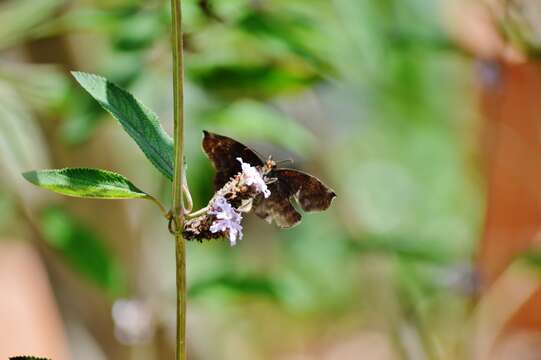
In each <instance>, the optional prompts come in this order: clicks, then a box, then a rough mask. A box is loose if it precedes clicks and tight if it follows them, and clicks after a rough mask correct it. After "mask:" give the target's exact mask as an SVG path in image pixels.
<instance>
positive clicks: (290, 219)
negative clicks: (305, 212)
mask: <svg viewBox="0 0 541 360" xmlns="http://www.w3.org/2000/svg"><path fill="white" fill-rule="evenodd" d="M268 188H269V190H270V192H271V194H270V196H269V197H268V198H267V199H265V198H263V197H262V196H260V197H258V198H257V199H256V202H255V204H254V211H255V214H256V215H257V216H259V217H260V218H262V219H263V220H265V221H267V222H268V223H269V224H270V223H272V221H273V220H274V222H275V223H276V225H277V226H278V227H281V228H290V227H293V226H295V225H297V224H298V223H300V222H301V219H302V216H301V214H299V212H298V211H297V210H296V209H295V208H294V207H293V205H291V201H290V197H291V191H290V189H289V187H288V186H287V185H286V184H284V183H282V182H280V181H279V180H278V179H277V180H276V181H275V182H273V183H271V184H269V185H268Z"/></svg>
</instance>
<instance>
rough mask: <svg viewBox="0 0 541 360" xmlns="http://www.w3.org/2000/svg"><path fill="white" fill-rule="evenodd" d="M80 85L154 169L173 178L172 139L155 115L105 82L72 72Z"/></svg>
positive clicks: (116, 87)
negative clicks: (124, 132) (121, 129)
mask: <svg viewBox="0 0 541 360" xmlns="http://www.w3.org/2000/svg"><path fill="white" fill-rule="evenodd" d="M72 74H73V76H74V77H75V79H77V81H78V82H79V84H81V86H82V87H83V88H84V89H85V90H86V91H87V92H88V93H89V94H90V95H91V96H92V97H93V98H94V99H96V101H98V103H99V104H100V105H101V106H102V107H103V108H104V109H105V110H107V111H108V112H109V113H110V114H111V115H112V116H113V117H114V118H115V119H117V120H118V121H119V122H120V124H121V125H122V127H123V128H124V130H125V131H126V132H127V133H128V134H129V135H130V136H131V137H132V138H133V139H134V140H135V142H136V143H137V145H139V148H140V149H141V150H142V151H143V153H144V154H145V155H146V157H147V158H148V159H149V160H150V161H151V162H152V164H154V166H155V167H156V168H157V169H158V170H160V171H161V172H162V174H164V175H165V176H166V177H167V178H168V179H170V180H171V179H172V178H173V140H172V139H171V137H170V136H169V135H168V134H167V133H166V132H165V130H164V129H163V128H162V127H161V125H160V122H159V120H158V116H157V115H156V114H154V113H153V112H152V111H151V110H150V109H148V108H147V107H146V106H144V105H143V104H142V103H140V102H139V101H138V100H137V99H135V98H134V97H133V95H131V94H130V93H129V92H127V91H126V90H123V89H121V88H120V87H118V86H117V85H115V84H113V83H112V82H110V81H108V80H107V79H105V78H103V77H101V76H97V75H93V74H87V73H82V72H73V73H72Z"/></svg>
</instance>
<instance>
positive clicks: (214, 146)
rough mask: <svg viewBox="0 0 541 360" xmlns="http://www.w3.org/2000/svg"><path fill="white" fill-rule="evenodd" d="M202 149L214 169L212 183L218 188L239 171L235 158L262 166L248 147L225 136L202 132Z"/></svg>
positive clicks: (260, 161) (239, 167)
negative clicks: (214, 174) (214, 173)
mask: <svg viewBox="0 0 541 360" xmlns="http://www.w3.org/2000/svg"><path fill="white" fill-rule="evenodd" d="M203 150H204V152H205V154H207V156H208V158H209V159H210V161H212V164H213V165H214V168H215V169H216V178H215V179H214V185H215V187H216V189H220V188H221V187H222V186H224V185H225V183H227V182H228V181H229V179H230V178H231V177H233V176H235V175H236V174H238V173H239V172H240V171H241V166H240V163H239V162H238V160H237V158H239V157H240V158H242V161H244V162H245V163H248V164H250V165H252V166H262V165H263V161H262V160H261V159H260V158H259V156H257V154H256V153H255V152H254V151H253V150H252V149H250V148H249V147H247V146H245V145H243V144H241V143H240V142H238V141H236V140H233V139H231V138H229V137H227V136H222V135H218V134H213V133H210V132H208V131H204V132H203Z"/></svg>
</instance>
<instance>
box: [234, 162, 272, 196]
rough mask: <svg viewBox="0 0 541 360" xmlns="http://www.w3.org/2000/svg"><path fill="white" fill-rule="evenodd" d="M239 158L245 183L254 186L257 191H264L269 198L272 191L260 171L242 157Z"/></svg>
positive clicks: (264, 194)
mask: <svg viewBox="0 0 541 360" xmlns="http://www.w3.org/2000/svg"><path fill="white" fill-rule="evenodd" d="M237 160H238V161H239V162H240V165H241V166H242V179H243V180H244V183H245V184H246V185H248V186H253V187H254V188H255V190H256V191H257V192H259V193H263V196H264V197H265V198H268V197H269V196H270V194H271V193H270V190H269V189H268V188H267V184H265V180H263V177H262V176H261V174H260V173H259V171H258V170H257V169H256V168H255V167H253V166H251V165H250V164H248V163H245V162H243V161H242V159H241V158H240V157H238V158H237Z"/></svg>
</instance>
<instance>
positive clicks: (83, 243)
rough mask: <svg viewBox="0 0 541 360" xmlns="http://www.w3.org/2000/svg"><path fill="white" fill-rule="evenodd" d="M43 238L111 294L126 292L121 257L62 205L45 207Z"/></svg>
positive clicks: (41, 225)
mask: <svg viewBox="0 0 541 360" xmlns="http://www.w3.org/2000/svg"><path fill="white" fill-rule="evenodd" d="M40 227H41V231H42V232H43V238H44V240H45V241H46V242H47V244H49V245H50V246H51V248H53V249H54V250H56V251H57V252H59V253H60V254H61V255H62V257H63V258H64V259H65V260H66V261H67V262H68V263H69V264H70V266H72V267H73V268H74V270H76V271H78V272H79V273H81V275H83V276H84V277H86V278H87V279H88V280H91V281H92V282H93V283H95V284H96V285H97V286H99V287H100V288H102V289H103V290H105V291H107V293H109V294H110V295H116V296H118V295H120V294H122V291H124V289H125V288H124V286H125V284H124V278H123V274H122V270H121V269H120V267H119V264H118V260H117V259H116V258H115V257H114V256H113V255H112V254H111V252H110V251H109V250H108V249H107V247H106V245H105V244H104V240H103V239H102V238H101V237H100V236H99V235H98V234H97V233H96V232H95V231H94V230H93V229H92V228H90V227H88V226H86V225H83V224H81V223H80V221H78V220H77V219H75V218H74V217H73V216H71V215H69V214H68V213H67V212H66V211H65V210H63V209H62V208H59V207H55V206H52V207H48V208H46V209H44V210H43V214H42V216H41V223H40Z"/></svg>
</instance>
